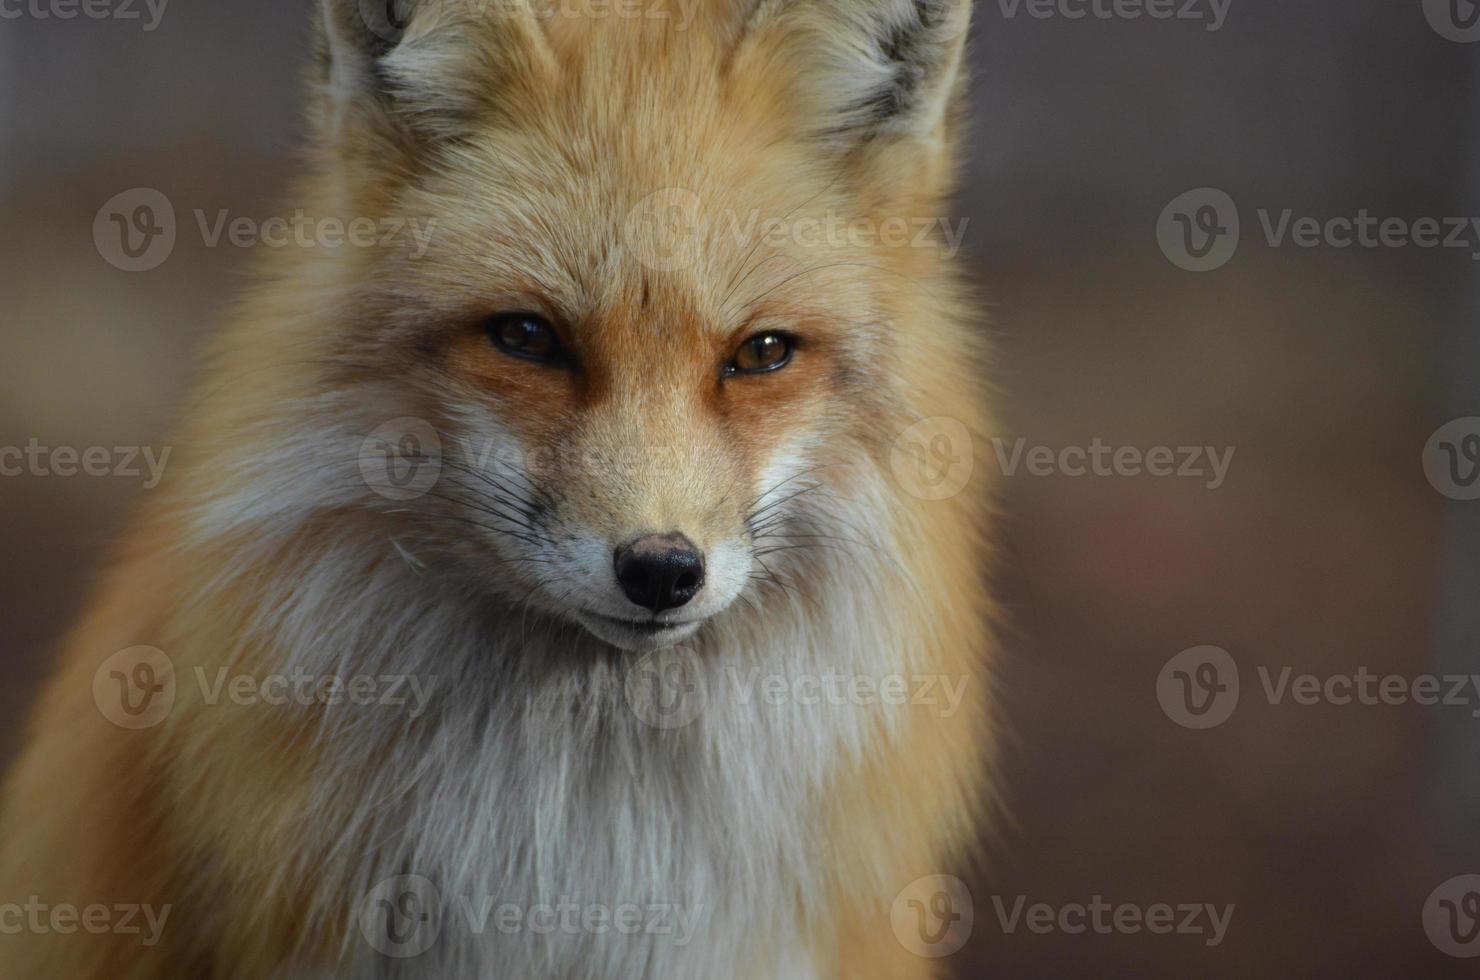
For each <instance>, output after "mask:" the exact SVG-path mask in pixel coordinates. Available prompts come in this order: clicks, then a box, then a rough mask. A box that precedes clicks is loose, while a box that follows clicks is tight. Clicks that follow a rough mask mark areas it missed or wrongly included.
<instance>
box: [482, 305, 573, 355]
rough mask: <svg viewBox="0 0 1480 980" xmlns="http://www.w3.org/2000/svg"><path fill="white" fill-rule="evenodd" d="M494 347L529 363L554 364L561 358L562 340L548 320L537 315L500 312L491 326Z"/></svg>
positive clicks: (490, 320)
mask: <svg viewBox="0 0 1480 980" xmlns="http://www.w3.org/2000/svg"><path fill="white" fill-rule="evenodd" d="M487 329H488V337H489V339H490V340H492V341H493V346H495V347H497V348H498V349H499V350H501V351H503V352H504V353H505V354H509V355H511V356H513V357H521V358H523V359H524V360H526V361H544V362H548V361H553V360H556V359H557V358H559V357H560V338H559V337H557V336H556V335H555V328H554V327H552V326H550V323H549V321H548V320H546V319H545V318H544V317H542V316H539V315H538V314H536V313H500V314H499V315H498V316H495V317H491V318H490V319H489V320H488V324H487Z"/></svg>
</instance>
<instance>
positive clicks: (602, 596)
mask: <svg viewBox="0 0 1480 980" xmlns="http://www.w3.org/2000/svg"><path fill="white" fill-rule="evenodd" d="M320 8H321V9H320V11H319V16H318V18H317V20H318V32H317V36H318V38H319V43H318V49H317V58H316V61H315V65H314V71H313V75H312V80H313V83H314V84H313V86H312V99H311V105H310V118H311V121H312V134H313V135H312V143H313V153H312V157H311V165H310V166H309V168H308V170H309V176H308V177H307V178H306V179H305V180H304V181H303V183H302V184H301V186H300V187H299V189H298V196H297V198H296V200H297V201H299V202H301V203H302V206H303V207H304V208H305V210H307V211H308V212H309V213H310V214H311V215H313V216H314V217H315V218H316V219H328V218H332V219H335V220H337V221H340V222H342V223H343V227H344V228H347V229H349V230H350V231H351V232H352V231H354V229H355V228H356V226H357V225H358V224H366V225H367V226H368V225H373V226H374V227H375V228H377V229H381V230H385V232H386V233H385V234H376V235H367V236H363V240H362V241H360V242H358V243H357V242H356V241H354V240H353V236H349V237H348V239H347V240H340V239H336V240H335V241H333V242H329V241H312V242H295V243H294V244H293V245H292V246H291V247H285V248H277V249H272V250H267V251H264V255H263V259H262V268H261V270H260V271H261V277H260V280H261V281H260V283H258V284H257V285H256V286H255V287H254V288H253V289H252V290H251V291H250V293H249V295H248V296H247V298H246V299H245V300H244V301H243V302H242V304H241V306H240V308H239V309H237V310H236V311H235V313H234V314H233V315H232V317H231V321H230V324H229V326H228V328H227V329H226V330H225V332H224V336H223V338H222V340H221V341H220V343H219V344H218V346H217V348H216V350H215V352H214V356H213V359H212V363H211V365H210V369H209V372H208V374H207V376H206V377H205V379H204V381H203V383H202V385H201V387H200V389H199V391H198V397H197V398H196V399H195V402H194V405H193V407H192V408H191V409H190V412H189V414H188V416H187V420H186V424H185V426H184V428H183V431H182V432H181V434H180V437H179V439H178V440H177V441H176V448H177V452H176V453H175V455H174V461H175V465H174V466H173V468H172V470H171V472H170V473H169V474H168V475H167V476H166V478H165V481H164V484H163V485H162V487H161V488H160V489H159V490H157V491H155V492H154V496H153V497H152V498H151V499H150V500H149V505H148V506H147V507H146V509H145V511H144V513H143V514H141V515H140V519H139V521H138V523H137V525H136V526H135V527H134V529H133V530H132V531H131V533H130V534H129V535H128V537H127V539H126V541H125V543H124V545H123V547H122V548H121V549H120V553H119V555H118V557H117V561H116V562H115V564H114V566H113V568H112V571H111V572H110V574H109V575H108V577H107V579H106V581H105V583H104V585H103V587H102V589H101V592H100V594H99V595H98V596H97V598H96V601H95V602H94V603H93V604H92V605H91V606H90V608H89V609H88V611H87V613H86V615H85V617H84V618H83V620H82V622H81V624H80V625H79V627H78V628H77V629H76V630H75V632H73V633H72V634H71V636H70V638H69V640H68V642H67V644H66V649H65V651H64V654H65V655H64V659H63V661H62V663H61V665H60V667H59V669H58V671H57V673H56V675H55V677H54V678H53V679H52V681H51V683H50V684H49V686H48V688H47V690H46V692H45V694H44V696H43V698H42V700H41V703H40V705H39V709H38V713H37V715H36V718H35V720H34V725H33V728H32V730H31V733H30V737H29V741H28V743H27V745H26V747H25V749H24V751H23V754H22V755H21V757H20V758H19V761H18V763H17V765H16V767H15V770H14V772H13V773H12V774H11V776H10V778H9V781H8V784H7V786H6V794H5V799H4V813H3V826H0V910H3V911H4V912H7V913H10V914H8V915H0V920H3V921H0V926H4V928H3V929H0V973H3V975H4V977H6V978H12V977H14V978H25V980H33V978H68V980H78V978H109V980H119V978H134V980H144V978H148V980H156V978H176V977H221V978H228V977H230V978H237V977H240V978H290V977H291V978H298V977H304V978H317V977H330V976H335V977H354V978H367V977H387V978H389V977H446V978H459V980H461V978H469V977H486V978H517V980H573V978H574V980H634V978H637V980H694V978H706V980H707V978H728V977H734V978H747V980H761V978H767V980H770V978H787V980H792V978H795V980H804V978H805V980H823V978H826V980H869V978H891V980H917V978H926V977H932V976H937V975H938V972H939V966H940V963H941V962H942V960H941V954H942V953H945V952H950V951H951V950H952V949H953V948H955V947H959V945H960V944H961V941H963V930H969V916H968V915H967V910H966V909H965V908H964V907H962V906H960V905H959V904H955V905H953V904H952V903H953V902H955V903H959V902H962V901H965V898H964V897H963V896H962V895H960V894H959V882H958V881H956V880H955V879H952V878H950V877H948V876H949V870H950V868H951V865H952V861H953V860H955V859H956V858H958V857H959V856H960V855H961V854H962V852H963V849H966V848H968V847H969V846H970V843H971V842H972V841H973V840H975V839H976V835H977V834H978V831H979V823H980V821H981V819H982V818H983V817H984V816H985V814H984V813H983V812H982V811H983V809H984V807H983V803H982V801H983V800H986V799H990V798H991V797H992V795H993V794H992V788H991V786H990V785H988V773H990V771H991V768H992V757H993V752H992V746H993V734H992V733H993V727H994V726H993V724H992V715H991V712H990V710H989V707H990V688H989V683H988V674H987V668H988V667H989V665H990V660H991V652H992V642H991V623H992V622H993V620H994V618H995V617H994V612H993V609H992V604H991V599H990V594H989V589H988V586H987V581H986V580H987V577H988V576H987V565H988V559H989V533H990V504H989V500H990V491H991V488H990V487H989V486H988V485H987V483H988V481H987V479H986V477H985V476H984V475H983V474H982V473H981V472H979V470H978V471H975V472H973V470H972V466H971V461H972V458H973V454H972V449H973V446H974V445H980V444H981V443H980V440H982V439H984V438H986V435H985V434H986V433H988V432H989V431H990V420H989V416H988V412H987V407H986V398H985V395H984V393H983V390H982V389H983V383H982V372H983V365H984V361H983V355H984V351H983V349H982V348H983V346H984V345H983V344H982V343H981V341H980V340H979V337H978V333H977V331H976V330H975V329H974V328H973V316H972V311H971V303H970V297H969V296H968V290H967V288H966V286H965V285H964V284H963V283H962V282H961V280H960V277H959V273H958V271H957V270H956V268H955V264H954V262H953V261H952V259H953V255H952V252H951V249H949V248H948V247H946V246H947V243H946V242H945V241H943V240H942V237H941V235H940V234H939V233H938V229H933V228H932V227H931V225H930V222H931V221H933V220H935V219H937V218H938V217H939V216H941V215H943V214H945V213H946V212H945V211H944V210H943V209H944V208H945V207H946V206H947V197H948V195H949V193H950V191H951V189H952V184H953V182H954V179H955V172H956V169H957V163H958V161H957V159H956V153H957V146H958V142H959V135H960V134H959V130H960V126H961V115H962V112H961V103H962V100H963V95H964V89H965V83H964V77H963V66H962V60H963V50H964V45H965V37H966V34H967V29H968V24H969V20H970V3H969V0H684V2H680V0H673V2H662V0H643V2H639V3H624V2H621V0H618V2H615V3H605V2H603V3H575V4H572V3H570V2H569V0H415V2H412V3H409V4H408V3H405V2H400V3H395V2H393V3H391V4H390V5H389V6H387V5H386V4H384V3H382V2H380V0H376V2H374V3H370V2H357V0H321V4H320ZM577 8H579V9H577ZM320 226H322V225H320ZM408 227H409V228H420V229H425V230H428V232H429V233H428V234H427V235H426V236H425V238H424V239H419V238H415V239H414V238H413V237H412V236H411V235H409V234H405V233H398V232H397V229H404V228H408ZM953 888H956V889H957V891H954V892H953V890H952V889H953ZM130 922H131V923H132V925H130ZM17 926H18V927H17Z"/></svg>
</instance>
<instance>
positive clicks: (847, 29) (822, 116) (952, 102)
mask: <svg viewBox="0 0 1480 980" xmlns="http://www.w3.org/2000/svg"><path fill="white" fill-rule="evenodd" d="M970 22H971V0H760V2H759V3H758V4H757V6H756V7H755V10H754V12H753V13H752V15H751V20H750V24H749V26H748V27H747V28H746V32H745V33H746V35H747V36H746V37H745V38H744V39H743V40H742V41H741V46H742V51H741V52H739V55H740V60H743V59H744V58H746V57H748V56H750V55H752V54H759V56H760V58H761V62H760V63H757V64H755V65H754V70H759V71H769V70H774V69H775V68H776V67H778V66H777V65H776V63H775V62H774V61H773V60H772V59H775V58H777V57H780V58H781V59H783V66H784V68H785V70H786V71H787V72H788V75H789V76H790V77H791V78H792V79H793V80H794V84H795V85H797V86H800V87H801V89H802V92H801V93H800V94H801V95H802V96H803V99H804V102H805V103H806V104H807V105H808V108H809V111H811V112H813V113H814V114H817V115H818V118H815V119H814V120H812V129H813V130H814V132H815V133H816V134H817V135H820V136H824V137H826V138H828V139H830V140H834V141H837V142H842V143H850V144H853V143H858V142H860V141H870V140H873V139H876V138H878V137H890V136H906V137H918V138H921V139H938V140H943V139H944V138H945V137H946V135H947V134H948V130H949V124H950V122H951V116H952V115H953V110H954V108H955V106H956V103H957V102H958V101H959V99H958V96H959V94H960V91H961V89H962V87H963V83H964V79H963V73H962V70H961V62H962V57H963V50H964V48H965V42H966V35H967V32H968V29H969V27H970ZM746 47H750V48H753V49H757V50H756V51H753V52H746V51H744V50H743V49H744V48H746Z"/></svg>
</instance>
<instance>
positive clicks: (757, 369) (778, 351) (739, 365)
mask: <svg viewBox="0 0 1480 980" xmlns="http://www.w3.org/2000/svg"><path fill="white" fill-rule="evenodd" d="M796 349H797V342H796V338H795V337H792V336H791V335H789V334H784V333H762V334H756V335H755V336H754V337H751V338H750V339H749V340H747V341H746V342H745V343H743V344H741V345H740V350H739V351H738V352H737V353H736V354H735V358H734V360H732V361H730V363H729V364H728V365H726V368H725V373H726V374H728V375H735V374H765V373H766V372H768V371H779V370H781V369H782V368H784V367H786V365H788V364H790V363H791V358H792V355H793V354H795V353H796Z"/></svg>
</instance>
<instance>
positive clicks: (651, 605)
mask: <svg viewBox="0 0 1480 980" xmlns="http://www.w3.org/2000/svg"><path fill="white" fill-rule="evenodd" d="M616 568H617V583H618V584H620V585H621V586H622V591H623V592H625V593H626V594H627V598H629V599H631V600H632V601H633V602H635V603H637V604H638V605H639V606H642V607H643V608H644V609H651V610H652V611H653V612H655V613H660V612H663V611H664V610H665V609H677V608H678V607H680V606H683V605H687V604H688V602H689V600H690V599H692V598H694V596H696V595H698V594H699V590H700V589H702V588H703V587H704V558H703V556H702V555H700V554H699V549H697V548H695V547H694V544H693V542H692V541H690V540H689V539H688V538H686V537H684V536H683V535H682V534H677V533H675V534H649V535H647V536H646V537H642V538H638V539H637V540H636V541H634V542H632V543H631V544H629V545H627V546H625V547H622V548H618V549H617V553H616Z"/></svg>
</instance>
